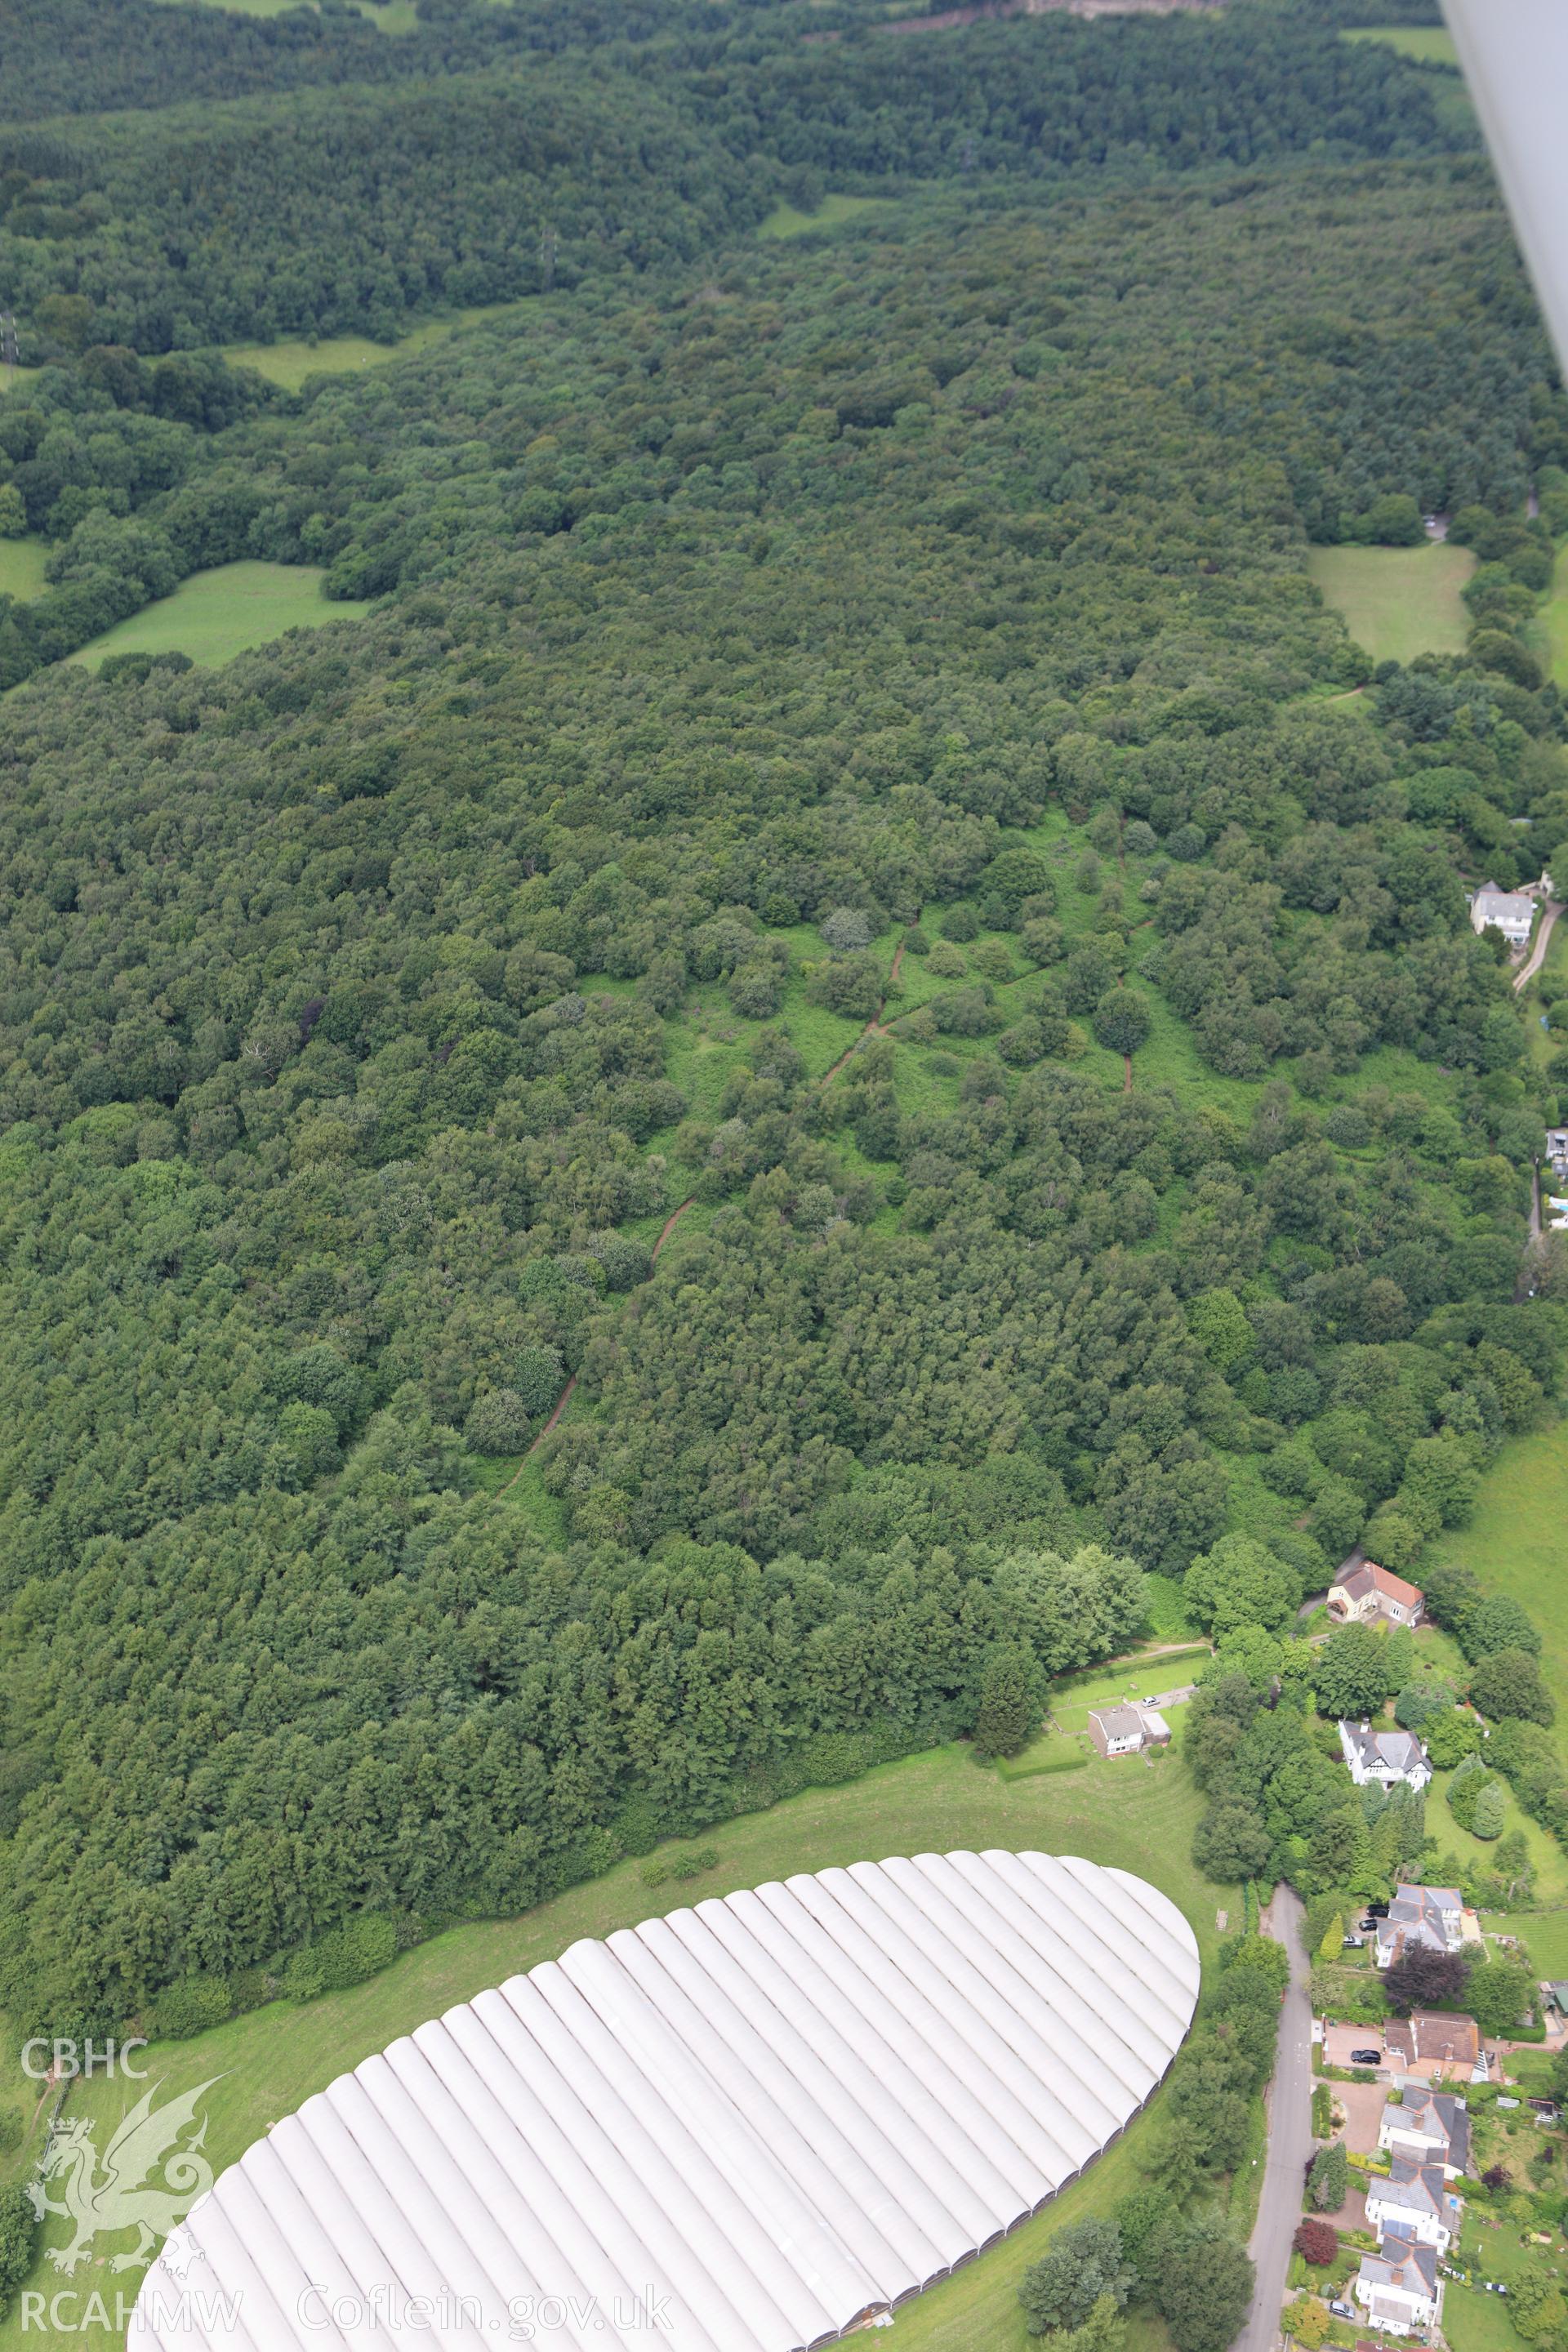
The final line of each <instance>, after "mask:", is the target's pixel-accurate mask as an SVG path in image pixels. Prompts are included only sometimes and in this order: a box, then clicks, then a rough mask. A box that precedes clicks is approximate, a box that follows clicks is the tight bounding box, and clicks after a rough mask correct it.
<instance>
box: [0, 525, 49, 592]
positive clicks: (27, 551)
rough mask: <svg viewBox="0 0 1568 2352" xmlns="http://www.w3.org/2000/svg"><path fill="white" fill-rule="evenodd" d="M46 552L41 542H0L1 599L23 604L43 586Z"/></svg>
mask: <svg viewBox="0 0 1568 2352" xmlns="http://www.w3.org/2000/svg"><path fill="white" fill-rule="evenodd" d="M48 560H49V551H48V548H47V545H46V543H45V542H44V541H43V540H41V539H0V596H15V597H16V600H17V602H18V603H19V604H20V603H24V602H26V599H27V598H29V597H32V596H36V595H37V593H38V592H39V590H40V589H41V588H42V587H43V585H44V566H45V564H46V563H47V562H48Z"/></svg>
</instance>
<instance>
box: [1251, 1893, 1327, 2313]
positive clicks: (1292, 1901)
mask: <svg viewBox="0 0 1568 2352" xmlns="http://www.w3.org/2000/svg"><path fill="white" fill-rule="evenodd" d="M1262 1925H1263V1932H1264V1934H1265V1935H1267V1936H1272V1937H1275V1939H1276V1940H1277V1941H1278V1942H1279V1943H1281V1944H1283V1945H1284V1947H1285V1949H1286V1951H1287V1952H1288V1953H1289V1958H1290V1982H1289V1986H1288V1987H1287V1989H1286V1993H1285V2000H1284V2005H1283V2007H1282V2008H1281V2010H1280V2011H1279V2041H1278V2042H1277V2043H1276V2045H1275V2052H1274V2080H1273V2082H1272V2083H1271V2084H1269V2086H1268V2153H1267V2155H1266V2157H1265V2158H1264V2168H1263V2195H1262V2197H1261V2199H1260V2200H1259V2201H1258V2225H1257V2227H1256V2229H1255V2230H1254V2231H1253V2232H1252V2242H1251V2243H1250V2245H1249V2246H1248V2247H1247V2252H1248V2253H1249V2254H1250V2255H1251V2256H1252V2259H1253V2262H1254V2263H1256V2264H1257V2267H1258V2282H1257V2284H1256V2286H1255V2287H1254V2289H1253V2295H1252V2307H1251V2309H1250V2310H1249V2311H1248V2313H1247V2324H1246V2326H1244V2327H1243V2328H1242V2331H1241V2334H1240V2335H1239V2336H1237V2339H1236V2344H1235V2347H1233V2352H1273V2347H1274V2346H1275V2344H1277V2343H1278V2341H1279V2314H1280V2311H1281V2308H1282V2307H1283V2305H1284V2301H1285V2284H1286V2278H1287V2275H1288V2273H1289V2268H1290V2241H1291V2239H1292V2238H1293V2237H1294V2236H1295V2234H1296V2224H1297V2222H1298V2221H1300V2218H1301V2175H1302V2171H1303V2168H1305V2165H1306V2162H1307V2158H1308V2157H1309V2156H1310V2154H1311V2152H1312V2009H1311V2002H1310V1998H1309V1996H1308V1991H1307V1985H1308V1976H1309V1971H1308V1968H1307V1956H1306V1954H1305V1952H1303V1951H1302V1949H1301V1904H1300V1897H1299V1896H1298V1895H1296V1894H1295V1893H1294V1892H1293V1891H1292V1889H1291V1888H1289V1886H1279V1887H1276V1889H1275V1891H1274V1900H1273V1902H1272V1903H1271V1904H1270V1905H1269V1906H1268V1910H1267V1911H1266V1912H1265V1913H1264V1915H1263V1921H1262Z"/></svg>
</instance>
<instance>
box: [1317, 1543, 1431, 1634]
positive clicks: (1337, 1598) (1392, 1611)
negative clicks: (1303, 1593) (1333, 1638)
mask: <svg viewBox="0 0 1568 2352" xmlns="http://www.w3.org/2000/svg"><path fill="white" fill-rule="evenodd" d="M1425 1605H1426V1603H1425V1596H1424V1595H1423V1593H1422V1591H1421V1588H1420V1586H1419V1585H1418V1584H1406V1582H1405V1579H1404V1578H1403V1577H1402V1576H1395V1575H1394V1570H1392V1569H1391V1568H1379V1566H1378V1564H1377V1562H1376V1561H1375V1560H1374V1559H1363V1561H1362V1563H1361V1566H1360V1567H1359V1568H1352V1569H1347V1570H1345V1571H1344V1573H1343V1574H1342V1575H1341V1576H1339V1577H1337V1578H1336V1579H1335V1580H1334V1582H1333V1583H1332V1584H1331V1585H1330V1587H1329V1615H1330V1616H1331V1618H1332V1619H1333V1621H1334V1623H1335V1624H1336V1625H1375V1624H1378V1623H1380V1622H1381V1623H1384V1624H1389V1625H1419V1624H1420V1622H1421V1617H1422V1612H1423V1610H1424V1608H1425Z"/></svg>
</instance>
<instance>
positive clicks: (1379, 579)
mask: <svg viewBox="0 0 1568 2352" xmlns="http://www.w3.org/2000/svg"><path fill="white" fill-rule="evenodd" d="M1475 568H1476V559H1475V557H1474V556H1473V555H1472V554H1471V553H1470V551H1469V549H1468V548H1466V547H1437V546H1426V547H1314V548H1313V549H1311V551H1310V553H1309V554H1308V557H1307V571H1308V573H1309V575H1310V578H1311V580H1312V582H1313V583H1314V585H1315V586H1316V587H1318V588H1319V589H1320V590H1321V593H1322V597H1323V602H1324V603H1325V604H1331V606H1332V607H1333V609H1334V611H1335V612H1336V613H1338V614H1340V615H1341V617H1342V620H1343V622H1344V625H1345V626H1346V628H1347V629H1349V631H1350V633H1351V635H1352V637H1353V638H1354V639H1355V642H1356V644H1357V645H1358V646H1364V647H1365V649H1366V651H1367V652H1368V653H1369V654H1370V655H1371V656H1372V657H1373V661H1399V662H1407V661H1413V660H1414V659H1415V656H1416V655H1417V654H1457V653H1462V652H1463V651H1464V647H1465V640H1466V637H1467V635H1468V631H1469V614H1468V613H1467V611H1466V609H1465V606H1464V604H1463V602H1462V601H1461V598H1460V594H1459V591H1460V590H1461V589H1462V588H1463V586H1464V584H1465V583H1466V581H1467V580H1468V578H1469V576H1470V574H1471V572H1473V571H1474V570H1475Z"/></svg>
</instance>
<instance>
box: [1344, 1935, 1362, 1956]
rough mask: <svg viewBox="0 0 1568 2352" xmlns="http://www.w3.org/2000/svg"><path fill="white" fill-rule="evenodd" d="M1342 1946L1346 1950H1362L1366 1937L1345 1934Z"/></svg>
mask: <svg viewBox="0 0 1568 2352" xmlns="http://www.w3.org/2000/svg"><path fill="white" fill-rule="evenodd" d="M1344 1948H1345V1950H1346V1951H1347V1952H1364V1951H1365V1949H1366V1937H1364V1936H1347V1937H1345V1938H1344Z"/></svg>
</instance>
